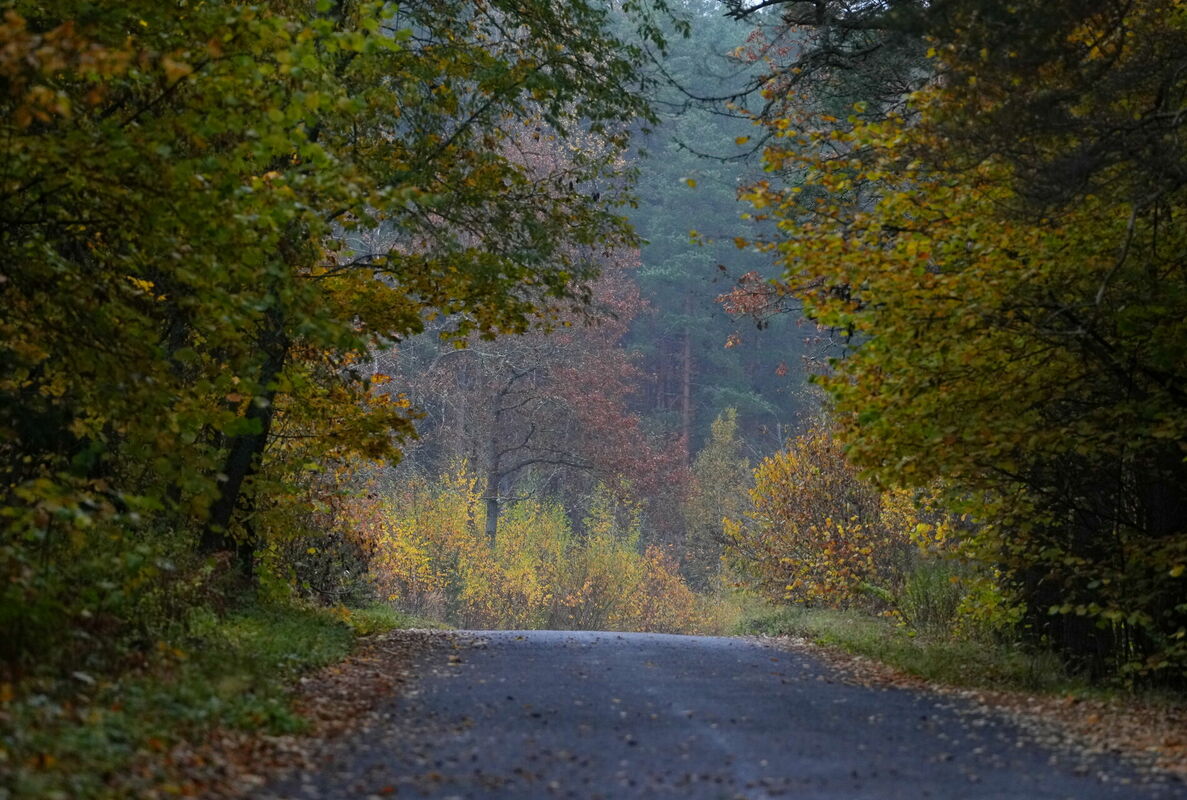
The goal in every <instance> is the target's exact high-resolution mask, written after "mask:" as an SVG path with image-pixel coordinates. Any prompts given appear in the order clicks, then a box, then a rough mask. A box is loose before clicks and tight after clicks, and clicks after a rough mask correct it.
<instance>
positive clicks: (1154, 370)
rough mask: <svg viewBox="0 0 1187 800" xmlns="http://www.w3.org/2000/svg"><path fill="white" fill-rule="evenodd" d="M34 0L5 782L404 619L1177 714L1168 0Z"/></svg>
mask: <svg viewBox="0 0 1187 800" xmlns="http://www.w3.org/2000/svg"><path fill="white" fill-rule="evenodd" d="M0 11H2V14H3V19H2V21H0V106H2V108H3V114H2V116H0V127H2V131H3V137H2V139H0V142H2V144H0V147H2V148H3V157H2V158H0V576H2V578H3V580H2V582H0V730H2V731H4V734H5V740H4V743H3V745H2V746H0V771H5V770H4V767H5V764H13V765H15V764H18V763H19V764H22V765H23V766H22V767H21V769H20V770H18V771H17V772H19V773H20V774H17V772H14V773H13V775H14V776H15V777H12V778H11V781H13V783H11V785H10V786H6V785H5V783H4V781H5V780H9V779H7V778H6V779H4V780H0V789H4V788H9V789H11V790H12V791H14V792H17V793H18V794H16V795H14V796H25V795H22V794H20V792H22V791H23V792H27V793H28V796H42V795H40V794H38V792H41V791H48V789H45V787H47V786H58V787H61V786H66V785H67V784H60V783H55V781H60V780H65V779H63V778H61V776H60V775H59V776H58V777H54V775H55V774H56V773H55V772H54V770H55V766H54V761H55V759H60V758H62V757H64V756H62V755H61V754H60V753H59V755H56V756H55V755H53V753H58V752H59V751H58V750H55V749H54V748H67V749H66V750H62V751H61V752H67V751H68V750H69V748H68V747H67V745H62V744H61V743H60V742H59V743H57V744H53V745H50V744H47V742H49V741H51V740H56V738H60V735H59V732H58V731H59V728H57V727H55V726H60V725H63V724H66V723H65V720H68V719H70V718H72V716H71V715H74V716H78V715H82V714H83V713H84V711H85V710H87V709H90V710H91V711H93V712H94V714H99V711H95V709H101V708H109V707H110V708H114V706H112V705H111V702H110V698H111V697H113V696H115V694H117V693H119V692H121V691H124V690H125V689H126V686H127V685H131V684H128V683H127V681H129V680H131V681H136V680H142V677H136V676H145V675H149V676H153V675H157V676H159V675H160V674H163V673H168V674H170V675H181V674H184V675H186V676H189V677H186V678H185V679H184V680H182V679H177V680H174V679H170V681H167V682H166V683H170V685H171V686H172V685H175V684H178V683H179V681H180V683H182V684H184V683H185V682H186V681H189V680H192V681H193V683H194V685H195V686H197V685H202V686H205V685H206V684H207V683H209V682H210V681H209V680H208V674H207V672H205V671H204V670H208V669H212V668H213V666H212V664H210V663H206V664H203V663H199V662H200V661H201V659H199V658H197V657H196V656H192V655H190V654H192V653H195V652H197V651H200V650H203V649H204V648H205V649H209V650H210V652H211V653H214V654H216V656H217V654H218V653H220V652H224V651H223V650H220V649H219V648H220V647H224V646H226V647H231V646H232V644H233V645H234V646H236V647H238V646H239V644H237V643H240V642H241V641H246V640H247V639H251V637H263V638H260V639H259V641H263V640H264V639H268V637H274V638H276V639H277V641H281V642H282V644H283V643H284V642H290V643H291V642H296V641H298V640H300V641H302V642H305V639H302V638H301V637H303V636H304V637H310V639H309V641H313V640H314V639H316V640H317V641H319V642H321V643H323V644H325V643H329V644H325V646H326V647H328V648H330V649H329V650H326V651H324V652H323V651H322V650H319V649H318V648H319V647H321V646H322V645H321V644H319V645H316V646H315V645H312V644H308V643H305V644H301V645H299V646H298V645H292V646H291V647H290V646H289V645H288V644H283V647H282V650H283V651H284V652H285V653H286V654H289V655H291V654H292V653H293V652H296V651H297V650H298V649H299V650H300V654H299V655H296V656H293V659H294V660H293V663H292V664H291V665H290V666H291V667H292V670H294V671H293V672H292V673H291V674H297V672H299V670H300V669H304V668H306V667H307V666H308V665H311V664H313V665H316V664H320V663H330V662H332V661H333V660H334V658H336V657H338V656H336V655H335V653H338V655H340V652H339V651H337V650H334V649H333V648H334V647H339V648H340V649H341V648H348V647H349V645H348V643H347V641H348V639H349V636H350V635H351V634H350V630H352V629H353V630H354V631H355V632H359V633H366V632H367V631H368V630H371V629H372V627H373V626H375V625H382V624H418V625H420V624H423V625H449V626H456V627H461V628H469V629H484V628H485V629H505V628H543V629H562V630H573V629H589V630H635V631H660V632H672V633H714V634H727V633H735V632H738V631H742V630H747V629H748V627H747V626H750V629H757V628H754V626H755V625H759V624H760V623H759V622H756V620H758V619H759V618H763V619H767V620H768V621H769V620H770V619H777V618H778V617H779V615H780V614H783V613H790V612H792V611H795V613H799V611H804V612H805V613H809V612H816V611H823V612H830V613H831V612H839V613H843V614H850V615H858V616H861V617H863V618H870V619H873V620H877V621H878V624H879V625H882V627H881V628H879V630H884V631H885V634H879V635H885V636H887V637H892V636H904V637H910V639H912V640H913V641H914V640H918V641H920V642H922V641H932V640H935V641H940V640H942V641H944V642H947V643H949V644H959V645H960V646H961V647H965V646H970V647H979V648H983V649H984V648H987V649H990V650H996V651H1008V652H1011V653H1026V654H1030V656H1032V657H1036V658H1038V657H1042V658H1044V659H1050V660H1051V662H1050V663H1054V664H1058V669H1059V670H1064V671H1066V672H1067V673H1068V674H1075V675H1079V676H1082V677H1083V679H1084V680H1086V681H1088V682H1090V683H1091V684H1093V685H1096V686H1114V687H1128V688H1130V689H1132V688H1134V687H1159V688H1162V689H1168V690H1171V691H1180V690H1181V689H1182V688H1183V686H1184V680H1185V678H1187V389H1185V387H1187V256H1185V255H1184V254H1185V253H1187V226H1185V215H1187V144H1185V143H1184V139H1183V133H1184V126H1185V125H1187V121H1185V120H1187V116H1185V114H1184V111H1185V110H1187V4H1184V3H1183V2H1181V0H1074V1H1073V2H1066V3H1058V4H1052V3H1042V2H1039V1H1038V0H1018V2H1013V3H1009V4H1002V3H996V2H991V0H949V1H948V2H942V3H937V2H926V0H892V1H889V2H863V3H849V2H843V0H813V1H812V2H801V1H799V0H766V1H765V2H757V1H748V0H618V1H616V2H606V1H604V0H569V2H566V3H563V4H557V3H550V2H546V1H545V0H518V2H511V0H410V2H404V3H398V4H396V3H390V2H386V1H385V0H254V1H253V2H248V1H246V0H245V1H243V2H241V1H240V0H234V1H233V2H224V3H202V2H192V0H171V2H167V3H162V2H148V0H130V1H129V2H119V3H116V2H102V1H100V2H83V1H82V0H38V2H33V1H32V0H7V2H3V3H0ZM1180 237H1184V238H1183V240H1180ZM796 610H799V611H796ZM385 620H386V622H385ZM392 620H398V622H392ZM294 626H295V628H294ZM319 626H321V627H319ZM249 630H250V634H249V633H245V631H249ZM294 631H295V632H294ZM314 634H316V636H315V635H314ZM236 637H238V638H236ZM244 637H246V639H245V638H244ZM335 637H338V638H335ZM340 639H341V641H339V640H340ZM251 640H252V641H256V640H255V639H251ZM268 641H272V639H268ZM219 642H221V643H222V644H217V643H219ZM334 642H339V644H333V643H334ZM228 643H230V644H228ZM253 657H254V656H253ZM285 657H288V656H287V655H286V656H285ZM244 663H246V662H244ZM252 663H255V662H252ZM261 663H263V662H261ZM1044 663H1046V662H1044ZM303 665H304V666H303ZM288 668H289V667H288V666H286V668H285V669H288ZM252 669H255V668H254V667H250V666H244V667H243V668H242V669H241V670H240V672H242V673H243V674H248V675H251V674H254V673H252ZM269 669H270V668H267V667H260V671H261V672H267V671H268V670H269ZM191 673H192V674H191ZM281 673H283V674H289V673H286V672H284V671H283V670H282V671H281ZM258 679H259V680H264V678H258ZM151 680H154V681H155V680H156V678H151ZM245 680H248V679H245ZM250 680H257V678H254V677H252V678H250ZM136 685H141V684H136ZM145 685H148V684H145ZM151 685H152V686H154V687H156V686H157V684H156V683H152V684H151ZM186 685H188V684H186ZM261 686H263V684H261ZM121 687H124V688H123V689H121ZM158 689H159V690H160V691H174V689H167V690H166V689H164V688H160V687H157V688H154V689H153V691H154V692H155V691H158ZM224 689H225V687H224ZM224 689H218V690H217V691H215V695H217V696H221V697H223V701H220V702H225V704H226V705H225V706H219V708H220V709H221V710H214V711H211V710H209V709H208V710H207V711H204V712H202V715H196V716H194V717H193V718H192V719H190V720H189V721H188V722H187V723H186V724H187V725H190V726H191V728H192V727H193V726H198V727H200V726H202V725H213V724H224V723H225V722H226V721H227V719H228V715H231V716H234V715H239V716H238V717H235V722H234V724H242V725H248V726H252V725H255V726H261V725H263V726H268V725H272V726H277V725H279V726H281V727H283V726H284V725H287V724H290V722H292V720H291V718H290V716H289V713H290V712H289V711H287V710H286V708H287V707H286V706H285V700H284V699H283V698H284V695H283V692H282V691H281V690H279V689H277V690H275V692H273V690H271V689H268V690H267V691H265V689H263V688H260V689H259V691H257V692H255V694H254V695H253V697H254V698H255V699H253V700H252V701H251V702H252V703H256V705H252V706H250V707H246V706H245V707H242V708H241V707H239V706H235V705H234V703H236V702H240V700H234V701H232V700H231V699H228V698H230V696H231V695H235V694H237V693H239V692H238V689H236V688H234V687H232V689H229V690H225V691H224ZM187 691H188V690H187ZM195 691H198V690H197V689H195ZM202 691H205V690H202ZM212 691H214V690H212ZM219 692H221V693H222V694H221V695H220V694H219ZM269 692H272V693H271V694H270V693H269ZM153 697H159V695H154V694H152V692H148V691H147V690H146V693H145V694H144V697H143V698H142V700H143V702H144V704H145V708H148V707H152V706H153V705H154V703H155V704H157V705H159V703H158V702H157V701H155V700H153V699H152V698H153ZM243 702H246V701H243ZM122 704H123V701H122V700H121V701H120V703H119V704H117V705H120V706H121V707H122ZM215 705H217V703H216V704H215ZM210 708H213V706H210ZM133 709H134V704H133V705H130V706H129V711H128V712H127V714H128V715H130V716H134V715H135V713H138V712H135V711H134V710H133ZM87 713H90V712H87ZM102 713H103V714H107V715H108V716H113V715H114V716H118V715H119V714H122V713H124V712H121V711H119V710H118V709H116V710H114V711H103V712H102ZM199 717H200V718H199ZM113 724H114V723H113ZM120 724H124V723H122V722H121V723H120ZM129 724H130V723H129ZM161 724H162V725H165V723H164V722H162V723H161ZM170 724H171V723H170ZM292 724H296V723H292ZM169 730H173V729H169ZM173 735H175V734H173V733H169V734H164V733H160V732H159V731H157V732H154V731H147V732H145V731H140V732H138V733H136V734H135V736H139V737H140V739H135V737H133V740H132V741H130V742H129V741H118V742H117V741H116V739H117V738H118V737H114V738H112V737H108V739H105V740H104V744H102V745H101V746H100V745H95V744H93V743H91V744H87V745H85V747H94V748H99V749H100V750H102V752H103V754H104V755H103V756H102V758H103V759H108V760H107V761H105V762H104V763H109V764H120V763H125V762H124V761H121V760H120V759H125V760H126V759H127V758H129V757H131V756H130V755H129V754H135V753H137V752H141V751H142V750H143V748H144V745H143V741H148V740H149V739H153V740H156V739H159V738H160V737H165V738H168V736H173ZM176 735H181V734H176ZM154 737H156V738H154ZM74 746H75V745H69V747H74ZM78 747H83V745H78ZM104 748H106V749H104ZM84 749H85V748H84ZM69 752H74V751H69ZM96 758H98V756H97V757H96ZM47 776H49V777H47ZM39 781H40V782H39ZM29 787H33V788H29ZM71 787H72V788H71ZM61 791H63V792H65V794H62V795H61V796H82V795H84V794H86V792H90V791H92V788H88V787H87V786H83V785H82V784H78V785H73V784H71V785H68V788H66V789H61ZM0 793H2V792H0ZM45 796H48V795H45Z"/></svg>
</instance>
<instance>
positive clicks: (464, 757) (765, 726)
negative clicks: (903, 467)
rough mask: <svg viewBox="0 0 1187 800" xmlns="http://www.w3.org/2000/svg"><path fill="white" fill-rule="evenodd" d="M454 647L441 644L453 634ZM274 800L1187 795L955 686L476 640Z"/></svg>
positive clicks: (690, 639) (781, 654)
mask: <svg viewBox="0 0 1187 800" xmlns="http://www.w3.org/2000/svg"><path fill="white" fill-rule="evenodd" d="M443 641H445V640H443ZM459 641H461V642H463V643H465V642H468V644H463V645H462V646H460V647H456V646H453V647H451V646H450V645H449V644H443V645H442V646H441V647H437V648H431V649H430V650H429V651H428V652H427V653H426V654H425V655H424V656H423V657H422V663H418V664H417V665H416V666H417V670H418V671H419V672H420V673H421V677H419V678H418V679H417V680H416V681H415V682H414V683H413V685H412V686H411V688H410V689H409V690H407V691H405V692H404V694H403V696H402V697H399V698H397V699H393V700H391V701H390V703H388V704H387V705H386V706H385V707H383V708H382V709H380V712H379V713H377V714H376V715H375V719H374V720H373V721H372V722H370V723H369V724H368V725H367V726H365V727H364V728H363V729H361V730H359V731H356V732H355V733H353V734H351V735H350V736H348V737H345V738H343V739H341V740H338V741H336V742H334V743H333V744H332V746H328V747H327V748H326V749H325V751H324V752H322V753H321V754H320V755H319V756H318V760H317V762H316V768H311V769H308V770H307V771H305V772H301V773H298V774H293V775H290V776H289V777H287V778H286V779H285V780H283V781H282V782H279V783H274V784H273V785H271V786H270V787H269V788H268V790H267V791H263V792H261V795H260V796H263V797H268V798H294V799H295V798H326V799H328V798H370V797H380V798H382V797H433V798H508V799H510V798H515V799H516V800H520V799H521V798H590V799H592V798H605V800H615V798H669V797H670V798H768V797H782V798H789V799H792V798H794V799H796V800H802V799H811V800H893V799H894V798H903V799H904V800H906V799H907V798H909V799H910V800H918V799H919V798H940V799H941V800H982V799H988V798H1002V799H1003V800H1006V799H1007V798H1008V799H1009V800H1046V799H1047V798H1050V799H1051V800H1095V799H1096V798H1102V799H1103V798H1116V799H1118V800H1136V799H1139V798H1187V788H1185V787H1184V786H1183V784H1181V783H1177V782H1166V781H1162V782H1159V781H1153V782H1151V781H1150V780H1149V779H1146V778H1143V777H1142V776H1140V775H1139V774H1138V773H1137V772H1135V771H1133V770H1132V769H1130V768H1129V767H1127V766H1125V765H1124V764H1122V763H1121V762H1118V761H1111V760H1101V759H1097V760H1094V761H1086V760H1084V759H1083V758H1081V757H1079V756H1077V755H1075V754H1073V753H1068V752H1060V751H1053V750H1049V749H1045V748H1044V747H1042V746H1040V745H1038V744H1035V743H1033V742H1031V741H1029V740H1028V739H1027V738H1026V737H1025V736H1024V735H1022V734H1021V733H1020V732H1019V731H1018V730H1017V729H1016V728H1015V727H1013V726H1012V725H1011V724H1009V723H1008V722H1005V721H1002V720H999V719H996V718H993V717H987V716H984V715H982V714H978V713H977V712H975V711H974V710H973V709H972V708H971V707H970V706H965V705H963V704H962V702H961V701H959V700H957V699H953V698H951V697H947V696H943V695H936V694H929V693H925V692H919V691H915V690H906V689H895V688H869V687H865V686H858V685H853V684H851V683H846V682H843V681H842V680H840V676H839V675H838V674H837V673H836V672H835V671H834V670H833V669H832V668H831V667H829V666H828V665H826V664H825V663H823V662H821V661H818V660H816V659H815V658H813V657H812V656H811V655H810V654H806V653H801V652H798V651H787V650H782V649H778V648H775V647H771V646H766V645H763V644H761V643H757V642H752V641H747V640H742V639H729V638H714V637H697V636H668V635H660V634H626V633H623V634H619V633H590V632H576V633H572V632H556V631H523V632H483V633H472V634H465V635H464V636H462V637H461V638H460V640H459Z"/></svg>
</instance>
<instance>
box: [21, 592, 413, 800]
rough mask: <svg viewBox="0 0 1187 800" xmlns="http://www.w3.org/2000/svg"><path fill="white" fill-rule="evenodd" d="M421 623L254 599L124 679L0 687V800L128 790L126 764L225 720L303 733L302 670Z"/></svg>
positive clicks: (377, 612) (384, 612) (205, 618)
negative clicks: (266, 604)
mask: <svg viewBox="0 0 1187 800" xmlns="http://www.w3.org/2000/svg"><path fill="white" fill-rule="evenodd" d="M418 622H420V621H419V620H415V619H413V618H410V617H407V616H405V615H402V614H399V613H398V612H394V611H391V610H390V609H386V608H384V607H376V608H371V609H363V610H356V611H351V612H348V613H342V612H331V611H318V610H310V609H299V608H292V607H272V608H260V607H255V608H249V609H245V610H243V611H240V612H238V613H234V614H231V615H229V616H226V617H222V618H220V617H217V616H215V615H214V614H212V613H210V612H208V611H204V610H203V611H198V612H195V613H194V614H192V615H191V618H190V620H189V624H188V626H187V627H188V630H189V633H188V636H187V637H186V639H185V640H184V641H179V642H176V643H165V642H158V643H156V644H155V645H154V646H153V647H152V648H151V650H150V652H149V653H148V654H147V657H146V658H145V659H143V660H142V662H141V663H139V664H137V665H136V666H135V667H134V668H131V669H127V670H125V671H124V672H123V673H122V674H120V675H118V676H114V677H105V676H102V675H90V674H86V673H83V672H75V673H74V674H71V675H67V676H59V677H55V678H49V677H40V678H31V679H27V680H25V681H24V682H22V683H21V684H20V685H18V686H16V687H11V686H9V687H7V688H5V687H0V798H6V799H7V798H13V799H14V800H15V798H45V799H46V800H52V799H53V798H71V799H73V798H116V797H121V798H122V797H128V796H131V795H132V794H133V787H132V786H131V785H129V783H128V781H129V780H131V778H130V777H129V776H128V774H127V769H128V767H129V765H131V764H133V763H136V762H138V761H141V760H143V759H144V758H146V757H149V758H151V757H152V754H154V753H160V752H163V751H166V750H168V749H169V747H170V746H172V745H173V744H175V743H177V742H180V741H198V740H201V739H202V738H203V737H204V736H206V735H208V734H209V733H210V732H212V731H214V730H217V729H227V728H232V729H241V730H252V731H262V732H266V733H272V734H280V733H294V732H299V731H301V730H302V729H303V728H304V727H305V721H304V720H303V719H302V718H301V717H300V716H299V715H297V714H296V713H295V711H294V710H293V708H292V705H291V687H292V685H293V683H294V681H295V679H296V678H297V677H298V676H300V675H301V674H303V673H305V672H308V671H311V670H315V669H317V668H319V667H322V666H325V665H327V664H331V663H334V662H336V661H339V660H341V659H342V658H344V657H345V656H346V655H347V654H348V653H349V652H350V650H351V648H352V646H353V642H354V639H355V637H356V636H357V635H364V634H371V633H378V632H381V631H385V630H390V629H392V628H399V627H413V626H416V627H419V625H417V623H418Z"/></svg>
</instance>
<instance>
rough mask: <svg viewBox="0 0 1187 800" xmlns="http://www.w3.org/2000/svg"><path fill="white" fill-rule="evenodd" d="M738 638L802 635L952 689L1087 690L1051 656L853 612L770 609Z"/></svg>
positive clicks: (747, 625) (745, 626)
mask: <svg viewBox="0 0 1187 800" xmlns="http://www.w3.org/2000/svg"><path fill="white" fill-rule="evenodd" d="M738 633H750V634H767V635H793V636H802V637H804V638H806V639H809V640H811V641H814V642H818V643H820V644H825V645H832V646H835V647H839V648H841V649H842V650H845V651H847V652H850V653H853V654H855V655H861V656H866V657H868V658H872V659H875V660H877V661H881V662H883V663H885V664H889V665H890V666H892V667H896V668H898V669H900V670H902V671H904V672H907V673H909V674H911V675H916V676H919V677H921V678H925V679H927V680H931V681H937V682H939V683H944V684H948V685H951V686H961V687H969V688H981V689H1013V690H1019V691H1027V692H1043V693H1069V692H1071V693H1077V694H1079V693H1082V692H1083V691H1085V690H1086V688H1087V687H1086V684H1085V683H1084V682H1083V681H1082V680H1080V679H1078V678H1076V677H1075V676H1073V675H1069V674H1068V673H1067V671H1066V670H1065V669H1064V668H1063V666H1062V664H1061V663H1060V661H1059V659H1058V658H1057V657H1056V656H1055V655H1053V654H1051V653H1044V652H1031V651H1028V650H1026V649H1023V648H1021V647H1019V646H1016V645H1009V644H1001V643H996V642H987V641H976V640H958V639H948V638H941V637H937V636H917V635H912V634H911V633H910V632H909V631H907V630H906V629H905V628H903V627H902V626H901V625H898V624H896V623H895V622H894V621H893V620H889V619H884V618H881V617H875V616H871V615H869V614H864V613H861V612H856V611H829V610H823V609H809V608H804V607H800V606H792V607H785V608H779V609H773V610H768V611H767V612H765V613H762V614H759V615H755V616H751V617H749V618H747V619H746V620H743V622H742V623H741V624H740V625H739V628H738Z"/></svg>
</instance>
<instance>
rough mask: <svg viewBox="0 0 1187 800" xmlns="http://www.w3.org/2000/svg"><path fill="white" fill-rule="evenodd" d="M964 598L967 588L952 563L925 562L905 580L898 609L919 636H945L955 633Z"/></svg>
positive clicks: (939, 561)
mask: <svg viewBox="0 0 1187 800" xmlns="http://www.w3.org/2000/svg"><path fill="white" fill-rule="evenodd" d="M963 599H964V589H963V587H962V585H961V582H960V575H959V573H958V571H957V568H956V567H955V565H954V564H953V563H952V562H950V561H943V560H935V559H927V560H923V561H921V562H920V563H919V564H918V565H917V566H916V567H915V568H914V569H913V570H911V572H909V573H908V574H907V577H906V580H904V581H903V587H902V589H901V590H900V593H899V596H898V598H897V603H896V608H897V610H898V612H899V614H900V615H901V617H902V620H903V622H904V623H906V625H907V626H908V627H909V628H910V629H911V630H913V631H915V632H916V633H919V634H921V635H924V636H929V637H944V636H947V635H948V634H950V633H951V631H952V630H953V628H954V626H955V624H956V622H957V616H958V613H959V610H960V605H961V601H962V600H963Z"/></svg>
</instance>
